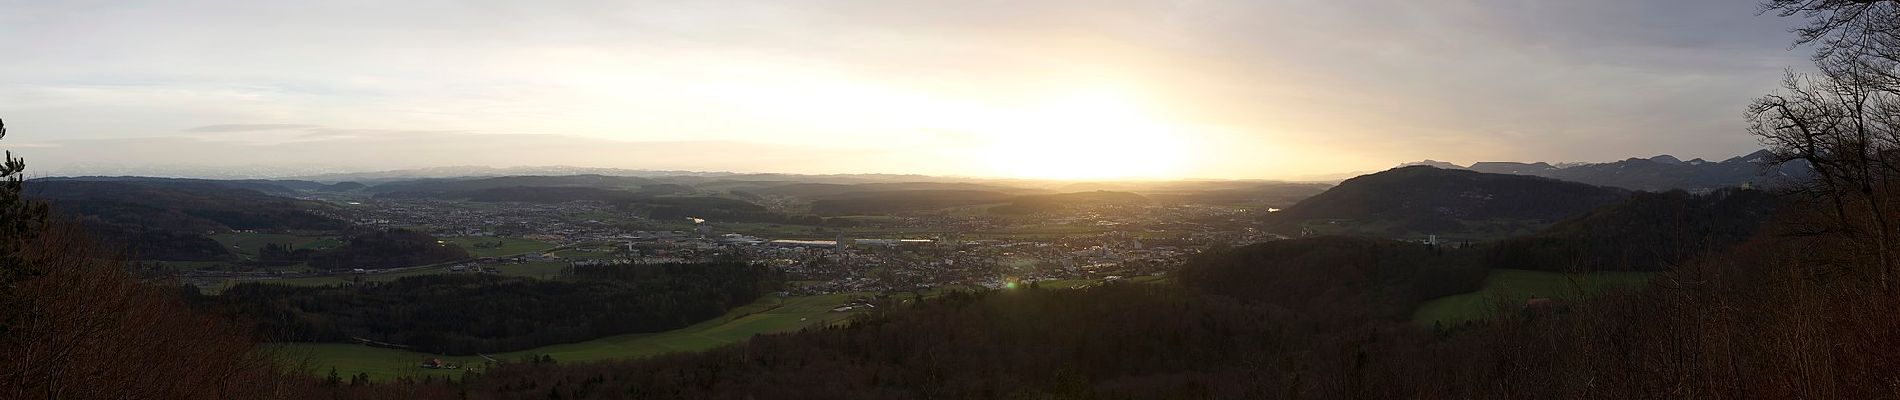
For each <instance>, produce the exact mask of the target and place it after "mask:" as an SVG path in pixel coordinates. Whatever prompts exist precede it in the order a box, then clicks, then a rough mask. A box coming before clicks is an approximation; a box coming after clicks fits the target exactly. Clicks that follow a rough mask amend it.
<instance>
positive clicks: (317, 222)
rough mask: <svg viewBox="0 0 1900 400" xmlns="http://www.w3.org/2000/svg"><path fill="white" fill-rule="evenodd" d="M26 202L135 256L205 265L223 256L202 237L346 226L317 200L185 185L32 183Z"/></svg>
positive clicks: (28, 185) (219, 248)
mask: <svg viewBox="0 0 1900 400" xmlns="http://www.w3.org/2000/svg"><path fill="white" fill-rule="evenodd" d="M25 193H26V195H27V196H28V197H31V198H36V199H40V200H44V201H47V202H49V203H51V204H52V205H53V210H54V211H55V212H57V213H60V214H64V215H69V216H73V217H76V218H79V219H80V221H81V222H82V223H83V224H84V225H85V226H86V228H87V230H88V231H90V232H92V233H93V234H96V235H99V236H101V237H103V238H105V239H107V240H109V241H111V242H115V243H125V244H127V245H128V246H129V248H128V249H127V250H129V251H131V252H132V253H133V255H134V256H135V257H137V258H140V259H148V260H171V261H212V260H224V259H228V258H230V257H231V255H230V252H229V251H227V250H225V249H224V248H223V247H222V246H220V245H219V244H218V243H217V242H216V241H213V240H211V238H209V237H208V236H206V234H207V233H211V232H230V231H237V230H262V231H284V230H335V229H341V228H343V227H345V226H346V225H347V223H345V222H344V221H343V220H341V219H338V218H337V217H335V216H333V215H335V214H336V212H337V210H336V209H334V208H332V207H330V206H327V205H323V204H321V203H316V202H310V201H303V200H297V199H291V198H285V197H277V196H272V195H269V194H265V193H264V192H259V191H256V190H250V189H240V188H232V187H229V186H224V185H217V184H210V183H201V182H189V181H171V180H167V181H134V180H98V181H85V180H33V181H29V182H27V183H26V189H25Z"/></svg>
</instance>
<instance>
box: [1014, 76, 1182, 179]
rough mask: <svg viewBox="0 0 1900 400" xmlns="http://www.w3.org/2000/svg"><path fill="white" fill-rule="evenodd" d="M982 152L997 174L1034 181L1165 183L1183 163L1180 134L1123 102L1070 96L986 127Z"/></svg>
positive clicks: (1124, 99) (1104, 97) (1115, 98)
mask: <svg viewBox="0 0 1900 400" xmlns="http://www.w3.org/2000/svg"><path fill="white" fill-rule="evenodd" d="M991 125H992V127H991V129H987V131H988V133H990V134H991V135H992V136H993V137H991V138H990V140H989V143H988V146H986V148H985V149H983V150H982V151H981V157H983V158H985V160H984V161H985V162H987V163H988V167H989V168H990V169H991V170H992V171H994V173H997V174H999V175H1005V176H1014V177H1022V178H1039V179H1118V178H1166V177H1174V176H1175V175H1177V174H1179V173H1180V170H1181V168H1182V167H1183V164H1185V163H1186V161H1187V154H1188V153H1189V152H1188V148H1187V147H1188V146H1187V140H1186V135H1187V132H1185V131H1184V130H1183V129H1181V128H1180V127H1178V126H1175V125H1171V124H1168V123H1164V122H1162V121H1159V120H1157V119H1155V118H1154V117H1152V116H1150V114H1149V112H1148V110H1146V109H1144V108H1143V107H1140V106H1139V105H1138V103H1136V102H1133V101H1130V100H1129V99H1128V98H1127V97H1124V96H1117V95H1113V94H1091V95H1086V96H1071V97H1065V98H1061V99H1056V100H1053V101H1048V102H1044V103H1043V104H1042V105H1040V106H1036V107H1031V108H1028V109H1025V110H1021V111H1020V112H1019V113H1013V114H1011V115H1009V116H1005V117H1002V118H998V119H997V120H996V121H991Z"/></svg>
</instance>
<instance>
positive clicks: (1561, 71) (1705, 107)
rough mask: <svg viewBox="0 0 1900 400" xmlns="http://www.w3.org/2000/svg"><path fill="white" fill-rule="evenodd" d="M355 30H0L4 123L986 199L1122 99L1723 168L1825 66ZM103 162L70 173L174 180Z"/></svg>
mask: <svg viewBox="0 0 1900 400" xmlns="http://www.w3.org/2000/svg"><path fill="white" fill-rule="evenodd" d="M347 3H349V2H322V3H309V2H298V1H289V0H258V1H249V2H245V5H244V6H243V7H232V6H228V5H225V4H211V3H199V2H190V1H187V2H155V1H131V2H113V3H110V4H106V3H86V2H79V3H74V2H5V3H0V54H20V55H31V56H28V57H17V58H15V59H8V60H7V62H5V63H0V116H5V117H6V118H8V122H9V125H10V127H13V128H16V131H17V134H18V135H19V136H21V137H22V139H24V140H32V141H34V143H50V142H51V141H54V140H80V139H98V140H102V141H103V142H97V143H121V144H123V143H129V142H128V141H130V140H132V139H134V138H141V137H164V138H170V139H176V140H173V141H172V142H170V143H174V144H176V143H199V144H204V143H216V144H215V146H224V147H217V151H193V150H190V149H187V148H182V147H166V148H164V149H166V150H168V151H183V152H187V153H188V154H196V157H197V158H232V159H238V158H246V157H249V158H256V159H257V160H261V161H263V162H268V161H270V160H272V159H274V158H275V159H301V158H310V159H318V160H321V159H335V160H349V161H347V162H352V163H371V162H381V163H391V162H393V161H387V160H377V159H370V158H367V156H364V155H363V154H379V155H384V156H387V157H389V160H404V161H403V162H412V161H413V162H422V161H425V160H426V161H428V162H438V161H439V162H447V163H451V164H457V165H459V164H465V163H455V162H454V159H456V158H458V157H489V155H488V154H487V153H484V152H493V153H503V154H507V153H515V154H528V155H527V156H530V157H543V158H545V159H546V160H548V161H553V162H549V163H552V164H570V165H603V164H615V165H613V166H623V165H624V166H633V167H639V165H633V164H638V163H642V162H647V163H652V164H654V165H653V167H655V168H659V167H665V166H663V165H660V164H665V163H673V164H674V165H686V164H687V161H689V160H686V159H673V158H668V157H672V156H657V155H652V154H653V153H650V152H644V151H642V150H640V149H641V148H644V147H646V146H650V145H623V144H625V143H644V144H651V143H732V144H734V145H730V146H699V147H693V148H692V149H695V150H697V151H705V152H706V153H703V154H698V155H696V156H694V157H696V158H694V159H693V160H691V161H692V165H701V166H703V168H707V169H744V168H751V167H754V166H763V165H766V163H759V162H755V161H758V160H779V161H774V162H773V164H771V165H772V167H773V168H787V169H792V170H799V171H814V172H878V171H876V170H878V169H882V168H899V169H907V170H908V171H914V172H922V171H925V170H930V171H951V172H957V171H961V172H965V173H980V171H971V170H968V167H959V166H957V165H956V164H960V163H961V164H968V163H967V162H963V161H959V160H957V159H955V157H954V156H953V155H944V154H953V153H954V152H944V151H939V150H938V149H937V148H938V147H944V146H957V145H963V146H973V145H982V144H983V143H982V142H983V141H985V140H997V139H995V138H994V136H997V135H994V134H993V133H985V132H974V133H973V134H970V135H964V134H963V133H962V132H961V131H960V130H959V129H957V127H956V126H948V127H946V125H959V124H963V123H966V122H969V121H967V120H968V119H972V118H981V115H984V113H982V112H971V111H970V110H971V109H1005V110H1007V109H1019V108H1025V107H1033V106H1035V104H1033V103H1035V102H1036V101H1038V99H1043V98H1048V97H1052V96H1053V97H1060V96H1061V95H1063V94H1066V93H1074V92H1087V91H1091V90H1102V89H1104V88H1108V89H1113V90H1118V91H1122V92H1126V93H1132V94H1134V96H1137V97H1141V98H1142V99H1144V100H1145V104H1147V105H1148V107H1150V108H1152V110H1148V111H1151V112H1152V113H1154V114H1155V115H1156V116H1157V117H1158V118H1162V119H1166V120H1167V121H1168V122H1172V123H1177V124H1179V125H1182V126H1192V127H1197V128H1198V127H1205V128H1207V129H1198V130H1196V131H1197V132H1201V131H1206V132H1218V133H1181V135H1192V136H1194V138H1193V139H1194V140H1196V141H1199V142H1207V143H1216V145H1215V146H1209V148H1208V150H1206V153H1205V154H1201V155H1199V156H1198V157H1197V160H1198V161H1197V162H1199V164H1198V165H1199V166H1198V167H1196V168H1192V169H1189V170H1185V171H1183V172H1184V173H1187V174H1190V175H1198V176H1210V177H1236V176H1258V177H1270V176H1287V175H1299V174H1316V173H1323V172H1330V171H1347V170H1365V169H1377V168H1383V167H1385V166H1389V165H1391V164H1392V163H1394V162H1396V161H1399V160H1407V159H1422V158H1435V159H1450V160H1455V161H1460V162H1469V161H1477V160H1489V159H1517V160H1609V159H1620V158H1623V157H1629V156H1638V155H1646V154H1650V153H1674V154H1680V155H1685V156H1692V157H1693V156H1700V157H1705V158H1713V157H1725V156H1727V155H1729V154H1737V153H1741V152H1745V151H1746V150H1747V149H1748V148H1750V147H1753V146H1756V143H1754V141H1753V140H1752V139H1750V138H1749V137H1747V135H1746V134H1744V133H1743V130H1744V129H1743V128H1745V127H1744V126H1743V122H1742V121H1741V118H1740V117H1739V115H1738V114H1739V112H1740V111H1739V110H1741V109H1742V108H1743V107H1744V106H1745V105H1746V104H1747V102H1748V101H1749V99H1750V98H1751V97H1753V96H1755V95H1758V94H1760V93H1764V92H1766V91H1768V90H1771V89H1772V88H1773V86H1774V84H1775V82H1776V81H1777V79H1778V77H1779V75H1780V73H1781V71H1782V69H1783V68H1785V67H1788V66H1798V65H1801V64H1803V63H1804V62H1805V57H1804V56H1802V54H1801V53H1800V52H1789V51H1787V49H1786V44H1787V43H1788V38H1787V34H1786V32H1785V28H1786V27H1787V25H1788V24H1790V23H1791V22H1790V21H1779V20H1776V19H1773V18H1769V17H1761V16H1757V15H1755V7H1754V6H1753V5H1752V4H1751V3H1752V2H1736V1H1733V0H1671V1H1647V0H1601V1H1575V0H1444V1H1430V2H1421V1H1416V0H1364V1H1338V0H1276V1H1255V0H1198V1H1167V2H1162V1H1092V0H1047V1H1034V2H1020V1H990V0H972V1H958V2H939V1H925V0H891V1H875V2H865V1H843V0H808V1H783V2H726V1H699V2H673V1H585V0H576V1H554V2H536V3H532V4H499V3H497V4H469V3H455V2H446V3H445V2H394V3H390V4H378V12H375V13H365V12H362V10H361V8H360V7H359V6H360V5H354V4H347ZM335 21H350V23H349V24H338V23H336V22H335ZM47 38H58V40H48V39H47ZM254 122H261V123H254ZM287 122H288V123H287ZM342 127H377V128H382V130H378V129H356V128H342ZM477 132H479V133H485V134H502V133H506V134H521V135H556V136H522V137H533V138H537V139H540V140H546V141H548V142H559V143H591V145H589V146H594V147H598V148H601V149H618V150H617V151H622V152H624V154H623V153H615V152H607V151H599V150H596V149H594V148H590V147H588V146H579V147H547V146H540V145H538V144H537V141H536V140H515V139H506V138H503V137H493V136H481V135H474V133H477ZM942 132H958V133H955V134H945V133H942ZM1025 134H1033V133H1025ZM28 137H30V138H28ZM550 138H553V139H550ZM8 141H9V142H14V141H16V140H15V139H11V138H10V139H9V140H8ZM114 141H116V142H114ZM462 142H494V143H502V144H506V145H511V146H515V147H512V148H511V147H505V146H499V145H498V146H475V145H472V144H468V143H462ZM67 143H77V142H67ZM423 143H431V144H429V145H424V144H423ZM6 145H10V144H8V143H0V146H6ZM100 146H105V147H102V150H99V151H97V152H95V153H87V152H86V151H80V150H73V151H65V152H58V153H55V154H58V155H57V156H49V157H59V158H65V159H69V161H73V162H82V161H87V160H98V159H105V158H106V157H118V158H123V159H124V161H128V162H138V161H142V160H159V159H166V158H168V157H173V156H172V155H170V154H166V153H161V152H159V151H157V150H153V151H145V152H141V151H135V150H136V149H132V148H125V147H112V146H108V145H105V144H100ZM181 146H182V145H181ZM232 146H238V147H232ZM352 146H355V147H352ZM69 147H71V146H69ZM367 147H376V148H367ZM380 147H390V148H402V149H405V151H409V152H410V153H405V154H395V153H384V151H383V150H380V149H379V148H380ZM105 149H110V150H105ZM154 149H157V148H154ZM534 149H545V150H534ZM787 149H799V150H798V151H806V152H811V153H813V154H827V155H833V156H838V157H843V156H840V154H845V153H849V152H856V151H871V152H884V153H892V154H897V155H896V156H893V157H890V161H892V162H894V163H895V164H879V163H873V162H870V161H863V162H846V161H837V160H834V159H828V158H823V157H816V158H814V157H804V156H798V157H792V156H788V155H786V154H782V153H783V152H785V151H788V150H787ZM531 150H534V151H548V152H550V153H549V154H550V155H541V154H529V153H528V152H529V151H531ZM674 151H676V152H683V151H687V149H686V148H675V149H674ZM452 152H461V153H452ZM438 153H440V155H438ZM553 154H559V155H553ZM626 154H638V155H639V156H629V155H626ZM854 154H855V153H854ZM906 154H910V155H912V156H910V157H904V155H906ZM1263 155H1265V156H1263ZM649 156H651V158H649ZM853 156H856V157H862V156H863V155H862V154H855V155H853ZM1269 156H1270V157H1269ZM586 157H599V159H593V158H586ZM874 158H875V157H874ZM907 159H914V160H924V161H906V160H907ZM1263 159H1264V161H1263ZM494 160H496V162H504V161H505V158H495V159H494ZM794 160H796V161H794ZM199 161H202V160H199ZM937 164H943V165H937ZM720 165H726V166H727V167H720ZM820 166H822V167H824V168H836V170H831V171H815V170H814V169H815V168H818V167H820ZM959 168H963V169H961V170H959Z"/></svg>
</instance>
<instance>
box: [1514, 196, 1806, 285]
mask: <svg viewBox="0 0 1900 400" xmlns="http://www.w3.org/2000/svg"><path fill="white" fill-rule="evenodd" d="M1780 203H1781V199H1780V198H1778V197H1777V196H1775V195H1774V194H1773V193H1770V192H1767V191H1762V190H1749V189H1739V188H1735V189H1723V190H1717V191H1715V192H1711V193H1708V194H1703V195H1695V194H1690V193H1687V192H1684V191H1681V190H1676V191H1670V192H1665V193H1649V192H1638V193H1636V194H1635V195H1633V196H1631V197H1630V198H1629V199H1628V200H1625V201H1623V202H1622V203H1619V204H1616V205H1612V206H1608V207H1603V208H1601V209H1597V210H1596V211H1593V212H1591V213H1590V214H1588V215H1585V216H1583V217H1580V218H1576V219H1572V220H1568V221H1564V222H1561V223H1558V224H1556V225H1553V226H1551V227H1550V228H1547V229H1544V230H1543V231H1540V232H1538V233H1537V234H1534V235H1529V236H1525V237H1518V238H1511V239H1507V240H1503V241H1499V242H1497V243H1494V244H1492V245H1491V246H1490V247H1491V254H1490V256H1489V257H1488V259H1487V261H1486V264H1487V265H1489V266H1490V267H1492V268H1514V269H1541V270H1551V271H1561V272H1573V271H1616V270H1633V271H1663V270H1668V269H1669V267H1671V266H1673V265H1676V264H1677V263H1680V262H1683V261H1687V260H1689V259H1691V258H1693V257H1695V256H1699V255H1702V253H1704V252H1708V251H1714V250H1720V249H1726V248H1728V247H1729V246H1733V245H1735V244H1736V243H1740V242H1742V241H1743V240H1747V239H1748V238H1750V237H1753V236H1755V235H1756V234H1757V231H1759V230H1760V229H1761V228H1762V227H1763V226H1764V225H1765V224H1767V223H1768V220H1769V217H1770V215H1772V214H1773V213H1774V212H1775V208H1776V207H1777V206H1779V204H1780Z"/></svg>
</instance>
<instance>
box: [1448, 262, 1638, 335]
mask: <svg viewBox="0 0 1900 400" xmlns="http://www.w3.org/2000/svg"><path fill="white" fill-rule="evenodd" d="M1653 276H1655V273H1652V272H1596V273H1588V274H1566V273H1558V272H1543V271H1527V270H1518V269H1495V270H1491V274H1490V275H1489V276H1486V277H1485V278H1484V288H1483V289H1480V290H1478V291H1476V292H1471V293H1465V294H1460V295H1454V296H1446V297H1441V298H1437V299H1433V300H1431V301H1427V302H1425V304H1422V305H1419V307H1418V310H1416V311H1414V312H1413V313H1412V322H1416V323H1418V324H1421V325H1425V326H1431V325H1432V324H1434V323H1442V324H1444V325H1447V326H1449V325H1456V324H1460V323H1464V322H1466V321H1473V320H1481V319H1484V318H1485V317H1486V316H1489V315H1491V314H1492V313H1495V312H1498V311H1499V310H1501V309H1515V307H1519V306H1521V305H1522V304H1524V301H1525V300H1529V299H1530V298H1531V297H1532V296H1536V297H1545V298H1550V299H1556V300H1574V299H1580V298H1584V297H1588V296H1592V295H1595V294H1598V293H1602V292H1604V291H1606V290H1613V289H1634V288H1638V287H1641V286H1643V285H1644V284H1647V283H1649V278H1651V277H1653Z"/></svg>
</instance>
